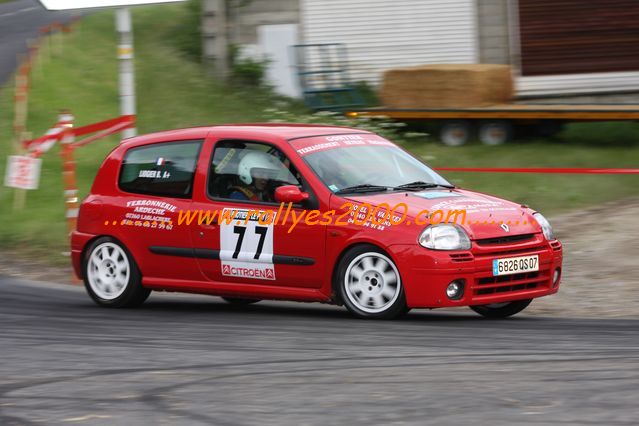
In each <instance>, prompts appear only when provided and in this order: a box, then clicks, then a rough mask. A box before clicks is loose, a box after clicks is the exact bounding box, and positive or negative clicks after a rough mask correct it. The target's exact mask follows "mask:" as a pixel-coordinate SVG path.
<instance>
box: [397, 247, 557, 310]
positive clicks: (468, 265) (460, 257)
mask: <svg viewBox="0 0 639 426" xmlns="http://www.w3.org/2000/svg"><path fill="white" fill-rule="evenodd" d="M389 250H390V252H391V253H390V254H391V256H392V257H393V258H394V259H395V261H396V262H397V264H398V267H399V270H400V273H401V275H402V281H403V283H404V291H405V293H406V302H407V304H408V306H409V307H410V308H442V307H454V306H470V305H486V304H490V303H501V302H508V301H513V300H521V299H533V298H537V297H542V296H547V295H549V294H554V293H556V292H557V291H558V290H559V285H560V282H561V267H562V259H563V252H562V246H561V243H560V242H559V241H550V242H548V241H546V240H545V239H544V237H543V236H542V235H541V234H539V235H535V236H533V237H531V239H530V240H528V241H524V242H519V243H516V244H500V245H490V246H480V245H478V244H477V243H475V242H473V246H472V248H471V250H469V251H434V250H428V249H425V248H423V247H421V246H419V245H417V244H415V245H395V246H391V247H390V248H389ZM535 254H536V255H538V256H539V271H537V272H528V273H519V274H513V275H503V276H499V277H494V276H493V273H492V261H493V259H503V258H509V257H519V256H528V255H535ZM558 269H559V271H560V276H559V279H558V280H557V281H556V282H553V277H554V273H555V271H556V270H558ZM455 280H464V282H465V286H464V287H465V288H464V294H463V296H462V297H461V298H460V299H459V300H450V299H449V298H448V297H447V296H446V287H447V286H448V284H450V283H451V282H452V281H455Z"/></svg>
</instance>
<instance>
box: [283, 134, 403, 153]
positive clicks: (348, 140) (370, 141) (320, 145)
mask: <svg viewBox="0 0 639 426" xmlns="http://www.w3.org/2000/svg"><path fill="white" fill-rule="evenodd" d="M291 145H293V148H295V150H296V151H297V153H298V154H299V155H300V156H302V157H303V156H305V155H308V154H313V153H315V152H320V151H327V150H329V149H335V148H344V147H352V146H363V145H375V146H389V147H396V145H395V144H394V143H392V142H389V141H387V140H386V139H384V138H382V137H379V136H377V135H367V134H361V135H335V136H322V137H315V138H304V139H297V140H294V141H292V142H291Z"/></svg>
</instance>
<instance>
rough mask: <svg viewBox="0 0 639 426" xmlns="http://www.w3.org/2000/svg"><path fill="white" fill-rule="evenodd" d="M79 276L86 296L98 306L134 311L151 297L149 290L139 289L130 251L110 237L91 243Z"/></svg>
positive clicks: (140, 285)
mask: <svg viewBox="0 0 639 426" xmlns="http://www.w3.org/2000/svg"><path fill="white" fill-rule="evenodd" d="M82 272H83V273H82V275H83V277H84V286H85V287H86V289H87V292H88V293H89V296H91V298H92V299H93V301H94V302H95V303H97V304H98V305H100V306H104V307H109V308H134V307H136V306H139V305H141V304H142V303H144V301H145V300H146V299H147V297H149V294H151V290H150V289H147V288H144V287H142V275H141V274H140V269H139V268H138V265H137V264H136V263H135V260H134V259H133V257H132V256H131V254H130V253H129V251H128V250H127V249H126V248H125V247H124V246H123V245H122V244H120V243H119V242H118V241H116V240H115V239H113V238H110V237H101V238H98V239H97V240H95V241H94V242H93V243H91V245H90V246H89V247H88V248H87V250H86V255H85V256H84V260H83V264H82Z"/></svg>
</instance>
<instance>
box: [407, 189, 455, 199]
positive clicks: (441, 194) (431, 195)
mask: <svg viewBox="0 0 639 426" xmlns="http://www.w3.org/2000/svg"><path fill="white" fill-rule="evenodd" d="M413 195H414V196H416V197H421V198H426V199H427V200H434V199H436V198H450V197H463V195H461V194H457V193H455V192H449V191H431V192H415V193H414V194H413Z"/></svg>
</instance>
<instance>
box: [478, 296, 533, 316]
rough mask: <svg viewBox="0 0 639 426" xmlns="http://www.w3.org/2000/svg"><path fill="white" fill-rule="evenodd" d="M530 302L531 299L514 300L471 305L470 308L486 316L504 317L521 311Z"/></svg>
mask: <svg viewBox="0 0 639 426" xmlns="http://www.w3.org/2000/svg"><path fill="white" fill-rule="evenodd" d="M530 302H532V299H525V300H516V301H514V302H506V303H493V304H491V305H477V306H471V307H470V309H472V310H473V311H475V312H477V313H478V314H479V315H482V316H484V317H486V318H506V317H509V316H512V315H515V314H518V313H519V312H521V311H523V310H524V309H526V307H528V305H530Z"/></svg>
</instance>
